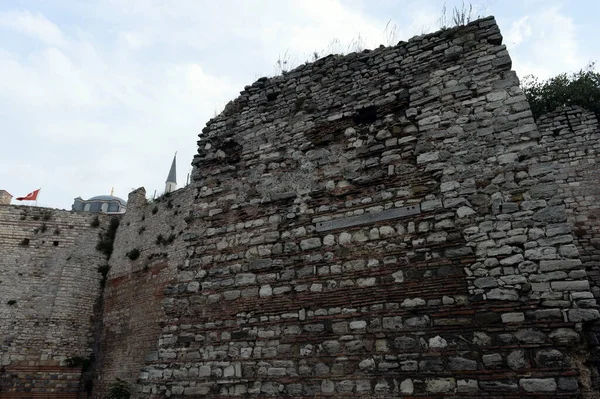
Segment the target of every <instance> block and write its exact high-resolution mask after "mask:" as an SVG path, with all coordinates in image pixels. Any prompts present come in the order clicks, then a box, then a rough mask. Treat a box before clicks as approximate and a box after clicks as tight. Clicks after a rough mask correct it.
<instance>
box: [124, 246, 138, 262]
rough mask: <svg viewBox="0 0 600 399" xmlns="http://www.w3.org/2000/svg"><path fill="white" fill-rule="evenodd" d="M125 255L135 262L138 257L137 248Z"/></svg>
mask: <svg viewBox="0 0 600 399" xmlns="http://www.w3.org/2000/svg"><path fill="white" fill-rule="evenodd" d="M126 255H127V257H128V258H129V259H130V260H136V259H137V258H139V257H140V250H139V249H137V248H133V249H132V250H131V251H129V252H127V254H126Z"/></svg>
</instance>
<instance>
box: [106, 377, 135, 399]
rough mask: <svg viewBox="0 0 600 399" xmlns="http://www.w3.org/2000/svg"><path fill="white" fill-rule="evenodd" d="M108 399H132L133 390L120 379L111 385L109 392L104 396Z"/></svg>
mask: <svg viewBox="0 0 600 399" xmlns="http://www.w3.org/2000/svg"><path fill="white" fill-rule="evenodd" d="M104 397H105V398H106V399H129V398H130V397H131V389H130V388H129V384H128V383H127V382H125V381H123V380H122V379H120V378H117V379H116V381H114V382H113V383H111V384H110V386H109V388H108V392H107V393H106V395H105V396H104Z"/></svg>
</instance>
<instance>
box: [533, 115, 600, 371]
mask: <svg viewBox="0 0 600 399" xmlns="http://www.w3.org/2000/svg"><path fill="white" fill-rule="evenodd" d="M537 124H538V127H539V131H540V146H541V147H542V148H543V152H544V158H545V160H551V161H553V164H552V165H551V166H550V167H549V168H547V169H545V170H540V175H541V176H543V179H544V180H545V184H544V185H541V186H540V188H539V189H540V190H542V191H544V192H547V193H553V194H554V195H556V196H557V197H561V198H563V199H564V201H565V207H566V212H567V220H568V222H569V224H570V226H571V228H572V230H573V234H574V240H573V242H572V243H569V242H566V241H565V242H564V244H565V248H567V245H568V248H570V250H571V251H573V252H574V248H573V247H576V248H577V250H578V251H579V256H580V259H581V261H582V263H583V266H584V267H585V269H586V272H587V275H588V278H589V282H590V285H591V290H592V293H593V294H594V297H595V298H596V299H598V298H600V164H599V162H600V126H598V118H597V116H596V115H594V113H592V112H590V111H587V110H585V109H582V108H580V107H568V108H563V109H558V110H556V111H554V112H552V113H550V114H548V115H544V116H543V117H541V118H539V120H538V121H537ZM586 332H588V333H589V334H588V336H587V339H588V341H589V342H590V343H591V344H592V345H593V346H594V347H596V346H598V343H599V340H600V324H599V323H597V322H596V323H595V325H593V326H591V328H590V329H588V330H587V331H586ZM596 349H597V348H596ZM593 358H594V361H596V362H600V354H599V353H598V351H597V350H595V351H594V356H593ZM599 364H600V363H599Z"/></svg>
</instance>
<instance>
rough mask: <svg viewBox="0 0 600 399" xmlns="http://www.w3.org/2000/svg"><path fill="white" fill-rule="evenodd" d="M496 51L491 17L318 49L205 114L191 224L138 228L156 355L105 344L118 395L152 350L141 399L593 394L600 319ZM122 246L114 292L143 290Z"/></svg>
mask: <svg viewBox="0 0 600 399" xmlns="http://www.w3.org/2000/svg"><path fill="white" fill-rule="evenodd" d="M501 41H502V36H501V34H500V31H499V29H498V27H497V26H496V23H495V21H494V20H493V19H492V18H487V19H482V20H479V21H476V22H473V23H471V24H469V25H468V26H466V27H460V28H456V29H451V30H445V31H442V32H438V33H435V34H432V35H427V36H423V37H417V38H414V39H411V40H410V41H409V42H407V43H405V42H403V43H400V44H398V45H397V46H395V47H391V48H379V49H376V50H374V51H365V52H363V53H359V54H350V55H348V56H345V57H336V56H330V57H326V58H324V59H321V60H318V61H316V62H315V63H313V64H309V65H304V66H301V67H299V68H297V69H296V70H294V71H292V72H290V73H287V74H284V75H283V76H280V77H276V78H272V79H268V78H262V79H259V80H258V81H257V82H256V83H255V84H253V85H252V86H248V87H246V88H245V90H244V91H243V92H242V94H241V96H240V97H239V98H238V99H237V100H235V101H234V102H232V103H231V104H229V105H228V106H227V107H226V109H225V111H224V113H223V114H222V115H220V116H218V117H217V118H215V119H213V120H211V121H210V122H209V124H208V125H207V127H206V128H205V129H204V130H203V134H202V135H201V136H200V141H199V154H198V155H197V156H196V158H195V160H194V165H195V169H194V185H193V186H191V187H189V188H188V189H186V190H185V191H184V194H181V195H182V197H181V201H182V203H181V204H182V210H187V211H188V212H179V213H177V214H176V212H175V210H173V209H172V208H168V209H163V208H161V207H158V210H157V213H156V215H161V214H162V212H166V213H167V215H168V216H160V217H157V219H156V220H157V221H156V222H155V221H152V227H151V230H152V231H153V233H156V232H157V231H160V232H162V231H166V232H167V233H168V230H169V229H170V228H171V227H170V226H173V228H172V231H173V232H174V234H175V238H174V239H173V240H168V241H169V242H170V243H169V244H168V245H172V246H173V247H172V249H168V250H163V252H166V253H167V255H166V259H167V262H166V265H165V267H164V269H162V270H161V271H160V272H157V273H156V274H155V275H156V276H158V277H156V278H157V281H160V284H166V283H167V282H169V279H171V281H170V282H169V284H168V285H167V286H165V289H164V291H163V295H164V298H161V294H160V293H158V291H154V290H155V289H157V288H158V286H154V287H153V288H152V292H157V294H156V296H157V298H160V302H161V305H162V309H161V310H160V311H158V310H156V309H155V310H154V311H153V312H158V313H160V314H161V318H160V322H159V325H158V326H157V325H156V323H157V320H156V319H154V320H147V321H146V322H145V323H146V324H145V325H146V326H147V327H151V328H152V331H153V333H157V334H158V340H157V341H156V342H157V346H156V347H154V346H152V345H151V339H149V341H148V343H147V345H148V346H144V345H146V344H144V345H138V344H137V343H135V342H134V341H135V338H132V337H130V336H126V334H124V335H121V336H118V335H113V338H114V339H115V342H116V341H119V340H120V342H121V343H115V344H113V345H115V346H117V345H121V344H125V343H127V342H128V344H127V345H129V346H126V347H127V348H137V349H135V350H136V351H137V350H138V349H139V350H140V353H136V354H135V356H133V355H132V356H130V357H128V358H127V362H128V366H127V367H128V369H127V373H130V374H128V377H129V379H130V381H132V382H134V380H133V373H134V370H135V363H136V362H138V361H140V359H141V358H142V356H143V355H144V354H143V353H142V352H143V351H144V350H145V351H147V353H146V355H147V358H146V359H145V365H144V366H143V367H142V368H141V373H140V374H139V380H138V381H137V385H136V388H137V389H138V390H141V392H142V393H139V394H138V397H153V398H164V397H173V398H177V397H234V396H250V397H274V396H275V397H313V396H332V397H390V396H397V397H401V396H413V397H432V396H435V397H448V396H453V395H460V396H463V397H472V398H480V397H496V398H500V397H502V398H516V397H522V396H525V395H527V396H532V397H544V398H546V397H554V396H556V397H561V396H562V397H580V396H587V397H594V395H596V394H595V393H594V391H593V389H592V388H591V386H590V380H591V378H590V376H591V375H592V373H593V372H594V370H592V369H590V368H589V367H588V365H587V364H586V362H587V359H588V347H587V342H586V340H585V336H584V334H582V332H583V331H586V329H588V328H589V327H588V324H589V322H592V321H594V320H596V319H598V318H599V317H600V314H599V312H598V310H597V309H596V302H595V300H594V297H593V294H592V292H591V290H590V284H589V280H588V277H587V273H586V270H585V266H584V265H583V263H582V260H581V258H580V255H579V251H578V250H577V248H576V247H574V246H573V242H574V236H573V234H572V231H571V228H570V225H569V224H568V223H566V222H567V215H568V214H569V213H568V212H567V211H568V210H570V209H572V208H571V207H569V205H568V204H567V206H566V205H565V197H564V196H561V195H557V194H556V192H555V191H551V190H548V185H547V183H549V182H550V181H551V180H552V179H555V178H557V177H556V176H549V175H548V174H547V173H546V172H547V171H548V170H553V169H555V168H557V165H556V164H554V163H553V161H554V159H551V158H550V157H548V156H547V155H546V154H545V152H544V148H543V146H540V143H541V139H542V137H541V135H540V131H539V130H538V128H537V126H536V125H535V123H534V121H533V119H532V116H531V112H530V109H529V105H528V104H527V101H526V99H525V97H524V95H523V93H522V91H521V89H520V88H519V82H518V79H517V77H516V75H515V73H514V72H512V71H511V61H510V57H509V55H508V53H507V51H506V48H505V46H503V45H502V44H501ZM558 167H560V165H558ZM178 198H180V197H178V196H174V199H173V202H172V203H171V206H173V205H174V204H175V201H176V200H178ZM188 201H192V202H193V205H184V204H187V202H188ZM167 204H168V203H167ZM141 208H142V210H143V212H144V215H145V217H146V218H145V222H147V221H148V218H149V215H147V212H148V210H149V209H153V208H150V207H149V206H146V205H142V206H141ZM129 209H131V208H129ZM128 214H129V210H128ZM156 215H155V216H156ZM127 217H128V216H126V218H127ZM129 217H131V218H133V217H134V216H133V214H131V215H129ZM139 220H142V218H141V215H140V214H139V213H138V215H137V218H136V219H135V223H138V221H139ZM129 222H130V223H131V225H130V229H135V228H139V227H138V225H137V224H136V225H135V226H134V219H129ZM180 229H181V230H180ZM179 231H181V235H179ZM120 234H121V232H119V237H118V239H117V241H119V240H120V239H122V240H123V244H118V245H120V248H121V249H120V250H119V251H120V252H121V254H120V255H118V256H120V257H121V258H116V259H118V260H117V261H116V262H119V264H120V265H121V266H119V265H117V264H114V265H113V268H114V270H115V272H114V273H115V274H111V281H115V282H116V281H117V280H116V279H117V278H119V276H120V274H119V273H122V272H126V278H127V279H130V280H131V279H133V280H132V281H135V282H138V283H140V284H141V283H142V282H143V281H150V279H151V278H152V277H150V274H151V272H150V270H151V268H152V267H153V266H152V263H149V264H148V270H146V271H144V266H143V265H144V263H147V262H146V261H138V262H140V263H137V264H136V263H132V265H131V267H130V269H128V266H126V265H128V264H127V263H126V262H125V261H124V260H122V258H123V254H124V253H125V251H130V250H131V248H132V247H136V246H138V245H140V244H138V239H137V238H136V236H135V234H132V233H131V231H130V232H129V233H128V234H127V237H128V238H125V237H123V238H121V237H120ZM138 236H140V235H138ZM179 237H180V239H179ZM163 238H164V234H163ZM126 240H129V241H127V242H126ZM153 240H154V237H150V238H149V239H148V238H143V239H142V241H139V242H142V243H144V248H143V249H142V251H141V252H142V253H143V254H144V255H146V258H148V259H149V257H148V256H150V257H151V255H152V254H154V253H155V252H156V251H159V249H158V248H161V247H163V246H164V245H163V244H164V242H163V241H162V240H159V241H160V245H159V246H158V248H157V247H156V243H152V241H153ZM140 259H141V258H140ZM127 270H129V271H127ZM137 270H141V272H136V271H137ZM111 273H112V272H111ZM136 273H138V274H136ZM143 273H146V274H145V275H143ZM162 273H166V274H164V279H162V277H160V276H162V275H163V274H162ZM136 276H144V277H136ZM119 281H120V280H119ZM160 284H159V285H160ZM136 285H137V287H136ZM127 289H131V290H134V292H137V293H140V292H142V291H143V290H144V287H143V286H142V285H138V284H137V283H136V284H131V285H129V286H128V287H127ZM119 292H120V289H119V288H118V286H117V285H116V284H115V285H114V286H113V294H112V295H114V297H115V298H116V297H118V295H120V293H119ZM144 292H148V291H144ZM144 299H145V300H148V298H147V297H144ZM158 302H159V299H155V300H154V302H153V303H154V306H156V305H157V304H158ZM107 303H108V302H107ZM144 309H145V308H144ZM134 312H136V310H134V307H133V306H132V310H130V311H129V313H126V312H125V313H124V316H123V317H124V319H127V318H128V317H130V318H131V319H136V320H141V316H140V315H137V316H134V315H133V313H134ZM158 313H153V314H158ZM107 317H109V316H108V313H107ZM115 320H116V319H115ZM124 323H126V321H125V320H122V321H118V322H117V323H116V324H115V325H121V326H123V325H125V324H124ZM105 332H106V329H105ZM149 338H150V337H149ZM136 345H138V346H136ZM142 349H143V350H142ZM114 375H115V376H116V375H117V374H116V373H115V374H114Z"/></svg>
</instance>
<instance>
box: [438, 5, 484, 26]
mask: <svg viewBox="0 0 600 399" xmlns="http://www.w3.org/2000/svg"><path fill="white" fill-rule="evenodd" d="M481 17H482V15H480V14H478V13H476V12H475V10H474V9H473V4H471V3H468V4H465V2H464V1H463V2H462V3H461V5H460V7H453V8H452V11H451V14H449V13H448V8H447V7H446V3H444V5H443V6H442V13H441V16H440V18H439V20H438V25H439V27H440V29H449V28H453V27H457V26H463V25H467V24H468V23H469V22H472V21H474V20H476V19H478V18H481Z"/></svg>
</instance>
